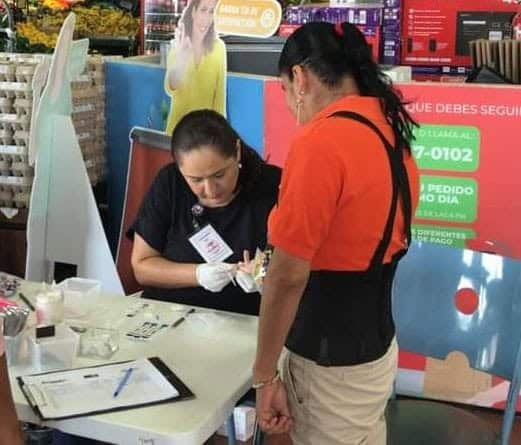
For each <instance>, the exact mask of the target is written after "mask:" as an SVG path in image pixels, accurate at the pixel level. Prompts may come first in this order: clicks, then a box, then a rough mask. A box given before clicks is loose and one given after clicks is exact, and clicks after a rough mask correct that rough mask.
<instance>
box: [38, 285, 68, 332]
mask: <svg viewBox="0 0 521 445" xmlns="http://www.w3.org/2000/svg"><path fill="white" fill-rule="evenodd" d="M62 321H63V293H62V292H61V290H60V289H56V288H51V289H49V290H46V291H44V292H42V293H40V294H38V295H37V296H36V323H37V325H38V326H45V325H55V324H58V323H61V322H62Z"/></svg>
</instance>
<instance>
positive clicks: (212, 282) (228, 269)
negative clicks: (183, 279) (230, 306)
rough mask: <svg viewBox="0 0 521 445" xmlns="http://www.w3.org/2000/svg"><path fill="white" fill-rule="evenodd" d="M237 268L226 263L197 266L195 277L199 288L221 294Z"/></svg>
mask: <svg viewBox="0 0 521 445" xmlns="http://www.w3.org/2000/svg"><path fill="white" fill-rule="evenodd" d="M236 271H237V266H236V265H234V264H228V263H209V264H206V263H204V264H199V265H198V266H197V268H196V269H195V276H196V278H197V282H198V283H199V285H200V286H202V287H204V288H205V289H206V290H208V291H210V292H221V291H222V290H223V289H224V288H225V287H226V286H227V285H228V284H229V283H230V282H231V281H232V278H233V276H234V275H235V272H236Z"/></svg>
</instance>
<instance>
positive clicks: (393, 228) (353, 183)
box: [253, 23, 419, 445]
mask: <svg viewBox="0 0 521 445" xmlns="http://www.w3.org/2000/svg"><path fill="white" fill-rule="evenodd" d="M279 71H280V75H281V81H282V88H283V90H284V92H285V96H286V103H287V105H288V107H289V108H290V110H291V111H292V113H293V114H294V116H295V117H296V119H297V123H298V124H300V125H301V127H300V128H299V130H298V132H297V134H296V136H295V137H294V139H293V141H292V144H291V148H290V150H289V153H288V157H287V160H286V163H285V165H284V170H283V174H282V181H281V187H280V193H279V200H278V204H277V206H276V207H275V208H274V209H273V211H272V212H271V215H270V218H269V222H268V242H269V243H270V244H271V245H272V246H273V247H274V252H273V255H272V258H271V261H270V264H269V267H268V271H267V275H266V278H265V281H264V285H263V296H262V299H261V310H260V320H259V338H258V348H257V358H256V362H255V367H254V385H253V387H254V388H256V389H257V415H258V422H259V425H260V427H261V428H262V429H263V430H264V431H265V432H267V433H284V432H288V431H290V432H291V438H292V440H293V444H294V445H326V444H327V445H360V444H367V445H385V443H386V425H385V418H384V410H385V406H386V403H387V399H388V397H389V395H390V394H391V391H392V386H393V382H394V378H395V375H396V369H397V363H398V348H397V344H396V339H395V328H394V322H393V318H392V310H391V288H392V282H393V278H394V273H395V270H396V266H397V263H398V261H399V259H400V258H401V257H402V256H403V255H404V254H405V252H406V251H407V248H408V245H409V242H410V239H411V218H412V214H413V211H414V208H415V205H416V201H417V197H418V188H419V187H418V182H419V178H418V171H417V168H416V165H415V163H414V159H413V158H412V155H411V150H410V145H409V143H410V141H411V139H412V127H413V126H414V125H415V123H414V121H413V120H412V119H411V117H410V116H409V114H408V112H407V110H406V109H405V106H404V103H403V101H402V99H401V96H400V95H399V93H398V92H397V91H396V90H395V89H394V88H393V86H392V84H391V82H390V81H389V79H387V78H386V77H385V76H384V75H383V74H382V72H381V71H380V68H379V67H378V65H377V64H376V63H375V62H374V60H373V58H372V55H371V50H370V48H369V46H368V45H367V42H366V41H365V38H364V36H363V35H362V34H361V32H360V31H359V30H358V29H357V28H356V27H355V26H354V25H351V24H348V23H342V24H340V23H339V24H336V25H333V24H331V23H308V24H306V25H303V26H301V27H300V28H299V29H298V30H296V31H295V32H294V33H293V34H292V35H291V36H290V37H289V38H288V39H287V41H286V43H285V46H284V49H283V50H282V53H281V57H280V60H279ZM284 345H285V346H286V350H287V353H286V354H285V357H284V360H283V370H282V374H283V375H282V381H281V380H280V379H279V374H278V371H277V362H278V360H279V355H280V353H281V350H282V348H283V346H284ZM282 382H283V383H282Z"/></svg>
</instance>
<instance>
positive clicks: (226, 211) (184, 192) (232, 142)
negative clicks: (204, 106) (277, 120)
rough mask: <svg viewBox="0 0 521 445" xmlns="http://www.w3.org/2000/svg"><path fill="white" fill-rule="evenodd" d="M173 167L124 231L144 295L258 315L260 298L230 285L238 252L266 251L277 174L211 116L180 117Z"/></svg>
mask: <svg viewBox="0 0 521 445" xmlns="http://www.w3.org/2000/svg"><path fill="white" fill-rule="evenodd" d="M172 157H173V160H174V162H172V163H171V164H168V165H167V166H165V167H164V168H163V169H162V170H161V171H160V172H159V173H158V175H157V177H156V179H155V180H154V182H153V184H152V186H151V187H150V190H149V191H148V193H147V195H146V196H145V198H144V200H143V202H142V204H141V208H140V210H139V213H138V215H137V217H136V220H135V221H134V223H133V225H132V226H131V229H130V235H132V234H133V236H134V245H133V250H132V257H131V262H132V267H133V270H134V274H135V276H136V279H137V281H138V282H139V283H140V284H142V285H143V286H144V287H145V289H144V293H143V297H146V298H152V299H158V300H165V301H171V302H178V303H185V304H189V305H194V306H202V307H208V308H214V309H220V310H226V311H232V312H240V313H245V314H258V312H259V303H260V295H259V294H258V293H256V292H251V293H247V291H248V292H250V291H251V289H248V286H247V285H244V282H243V280H239V281H240V282H241V283H242V284H241V286H237V285H235V284H236V282H235V280H234V277H235V275H236V273H238V275H237V277H238V278H243V277H241V272H237V271H238V264H239V263H240V262H241V261H242V260H243V256H244V253H245V251H247V252H249V253H250V254H254V253H255V251H256V249H257V248H259V249H264V248H265V245H266V231H267V229H266V223H267V218H268V214H269V212H270V210H271V208H272V207H273V206H274V204H275V203H276V200H277V194H278V188H279V182H280V176H281V171H280V169H279V168H278V167H275V166H271V165H268V164H266V163H265V162H264V161H263V160H262V159H261V158H260V156H259V155H258V154H257V153H256V152H255V151H254V150H253V149H251V148H250V147H248V146H247V145H246V144H245V143H244V142H243V141H242V140H241V139H240V137H239V136H238V134H237V133H236V132H235V130H234V129H233V128H232V127H231V126H230V125H229V124H228V122H227V121H226V119H225V118H224V117H222V116H221V115H220V114H219V113H217V112H215V111H211V110H198V111H194V112H191V113H189V114H187V115H186V116H184V117H183V118H182V119H181V121H180V122H179V124H178V125H177V126H176V127H175V129H174V132H173V134H172Z"/></svg>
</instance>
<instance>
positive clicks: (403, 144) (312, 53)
mask: <svg viewBox="0 0 521 445" xmlns="http://www.w3.org/2000/svg"><path fill="white" fill-rule="evenodd" d="M295 65H301V66H304V67H306V68H307V69H309V70H310V71H311V72H313V73H314V74H315V75H316V76H317V77H318V78H319V79H320V81H321V82H323V83H324V84H325V85H327V86H329V87H333V88H334V87H337V86H340V84H341V82H342V81H343V80H344V78H345V76H347V75H351V76H353V78H354V80H355V82H356V85H357V87H358V90H359V92H360V95H362V96H374V97H378V98H380V102H381V106H382V110H383V112H384V114H385V117H386V119H387V122H389V124H390V125H391V126H392V129H393V133H394V137H395V144H396V147H398V148H404V149H406V150H410V146H409V144H410V142H411V140H413V139H414V135H413V132H412V131H413V127H414V126H418V124H417V123H416V122H415V121H414V120H413V119H412V117H411V115H410V114H409V113H408V112H407V110H406V108H405V103H404V101H403V99H402V96H401V94H400V93H399V92H398V91H397V90H396V89H395V88H394V87H393V85H392V82H391V80H390V79H389V78H388V76H386V75H385V74H384V73H383V72H382V70H381V69H380V67H379V66H378V64H377V63H376V62H375V61H374V60H373V56H372V52H371V48H370V46H369V45H368V44H367V41H366V40H365V37H364V35H363V34H362V33H361V32H360V30H359V29H358V28H357V27H356V26H354V25H352V24H350V23H342V24H337V25H333V24H331V23H322V22H321V23H308V24H305V25H303V26H301V27H300V28H298V29H297V30H296V31H295V32H294V33H293V34H292V35H291V36H290V37H289V38H288V39H287V41H286V44H285V45H284V48H283V50H282V53H281V55H280V59H279V72H280V74H281V75H286V76H288V77H289V79H290V80H293V73H292V70H291V68H292V67H293V66H295Z"/></svg>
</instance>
